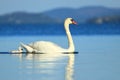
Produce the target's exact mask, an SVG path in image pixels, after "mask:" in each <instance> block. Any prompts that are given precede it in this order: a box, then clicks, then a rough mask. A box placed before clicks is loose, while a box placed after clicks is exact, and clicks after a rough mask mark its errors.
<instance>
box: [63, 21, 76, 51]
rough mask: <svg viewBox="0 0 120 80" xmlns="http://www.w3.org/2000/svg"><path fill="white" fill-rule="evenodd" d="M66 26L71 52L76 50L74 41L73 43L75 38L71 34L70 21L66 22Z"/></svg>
mask: <svg viewBox="0 0 120 80" xmlns="http://www.w3.org/2000/svg"><path fill="white" fill-rule="evenodd" d="M64 26H65V31H66V34H67V38H68V49H67V50H68V51H69V52H74V49H75V48H74V43H73V39H72V36H71V33H70V30H69V24H68V23H64Z"/></svg>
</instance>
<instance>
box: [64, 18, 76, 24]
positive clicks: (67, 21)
mask: <svg viewBox="0 0 120 80" xmlns="http://www.w3.org/2000/svg"><path fill="white" fill-rule="evenodd" d="M65 23H66V24H77V22H76V21H75V20H74V19H73V18H67V19H66V20H65Z"/></svg>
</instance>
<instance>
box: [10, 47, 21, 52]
mask: <svg viewBox="0 0 120 80" xmlns="http://www.w3.org/2000/svg"><path fill="white" fill-rule="evenodd" d="M22 52H23V49H22V47H21V46H19V47H18V50H12V51H11V53H22Z"/></svg>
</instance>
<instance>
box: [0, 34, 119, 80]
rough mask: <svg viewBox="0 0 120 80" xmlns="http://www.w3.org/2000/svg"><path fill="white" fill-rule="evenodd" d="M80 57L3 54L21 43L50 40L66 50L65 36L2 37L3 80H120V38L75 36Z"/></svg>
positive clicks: (0, 66)
mask: <svg viewBox="0 0 120 80" xmlns="http://www.w3.org/2000/svg"><path fill="white" fill-rule="evenodd" d="M73 38H74V43H75V47H76V52H78V54H72V53H71V54H56V53H53V54H11V53H8V54H4V53H3V52H9V51H11V50H14V49H17V48H18V46H19V43H20V42H23V43H26V44H27V43H30V42H33V41H38V40H49V41H52V42H55V43H57V44H58V45H60V46H62V47H64V48H67V38H66V36H1V37H0V53H1V54H0V80H120V36H119V35H118V36H115V35H114V36H113V35H109V36H103V35H102V36H100V35H99V36H97V35H96V36H80V35H79V36H75V35H74V36H73Z"/></svg>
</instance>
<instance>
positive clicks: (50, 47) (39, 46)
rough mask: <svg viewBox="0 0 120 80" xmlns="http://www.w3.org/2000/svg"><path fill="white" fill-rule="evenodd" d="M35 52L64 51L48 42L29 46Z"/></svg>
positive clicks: (34, 43)
mask: <svg viewBox="0 0 120 80" xmlns="http://www.w3.org/2000/svg"><path fill="white" fill-rule="evenodd" d="M29 46H30V47H32V48H33V49H35V50H38V51H47V52H51V51H52V52H58V51H63V50H64V49H63V48H61V47H60V46H58V45H57V44H54V43H52V42H49V41H37V42H33V43H30V44H29Z"/></svg>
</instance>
